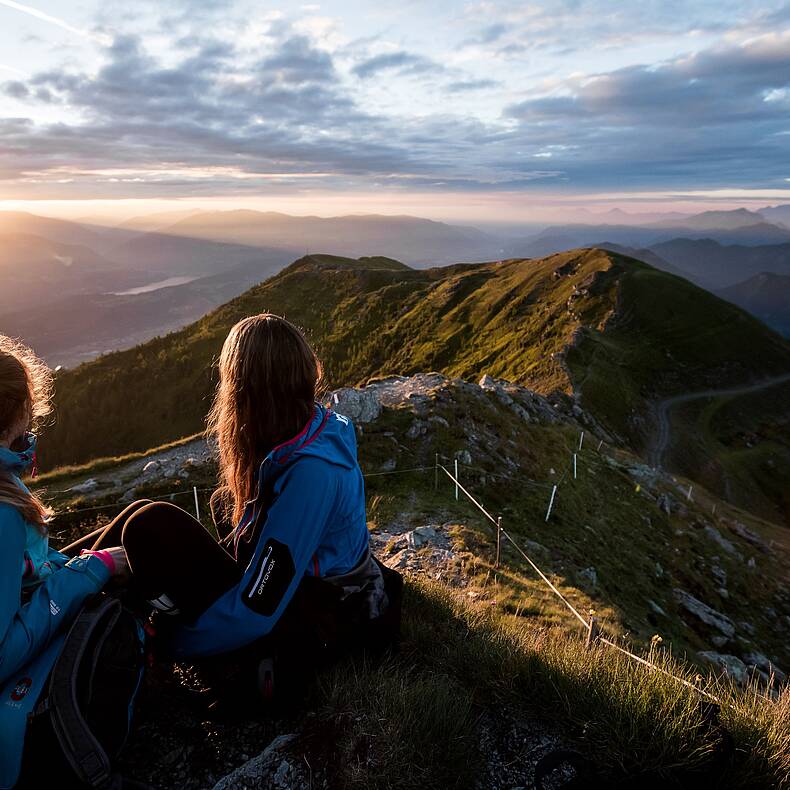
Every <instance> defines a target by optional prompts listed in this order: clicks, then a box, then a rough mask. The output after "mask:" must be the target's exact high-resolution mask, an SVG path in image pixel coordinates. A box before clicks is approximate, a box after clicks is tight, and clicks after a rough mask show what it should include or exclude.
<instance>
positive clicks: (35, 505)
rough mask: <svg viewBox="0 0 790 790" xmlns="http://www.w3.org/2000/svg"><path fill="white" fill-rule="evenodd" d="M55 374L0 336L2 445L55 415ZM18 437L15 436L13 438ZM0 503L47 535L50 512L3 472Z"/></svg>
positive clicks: (28, 350) (26, 348) (3, 336)
mask: <svg viewBox="0 0 790 790" xmlns="http://www.w3.org/2000/svg"><path fill="white" fill-rule="evenodd" d="M51 400H52V373H51V371H50V370H49V368H48V367H47V366H46V365H45V364H44V362H42V361H41V360H40V359H39V358H38V357H37V356H36V355H35V354H34V353H33V352H32V351H31V350H30V349H29V348H28V347H27V346H24V345H22V344H21V343H19V342H17V341H16V340H12V339H11V338H10V337H6V336H5V335H0V442H2V443H4V444H5V443H9V444H10V443H12V442H13V441H14V440H16V439H18V438H19V434H21V433H23V432H24V431H26V430H28V429H31V428H36V427H37V426H38V425H39V424H40V423H41V421H42V420H43V419H44V418H45V417H46V416H47V415H48V414H49V413H50V412H51V411H52V403H51ZM14 434H16V435H14ZM0 502H2V503H4V504H6V505H12V506H13V507H15V508H16V509H17V510H19V512H20V513H21V514H22V517H23V518H24V519H25V521H27V522H28V523H29V524H35V525H36V526H37V527H38V528H39V529H40V530H41V531H42V532H45V531H46V526H45V524H46V520H47V518H49V516H50V515H51V513H50V510H49V508H48V507H47V506H46V505H45V504H44V503H43V502H42V501H41V500H40V499H39V498H38V497H37V496H36V495H35V494H31V493H29V492H27V491H24V490H23V489H21V488H20V487H19V486H18V485H17V484H16V483H15V482H14V480H13V478H12V476H11V473H10V472H8V471H7V470H3V469H0Z"/></svg>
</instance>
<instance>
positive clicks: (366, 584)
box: [68, 314, 400, 695]
mask: <svg viewBox="0 0 790 790" xmlns="http://www.w3.org/2000/svg"><path fill="white" fill-rule="evenodd" d="M321 379H322V367H321V363H320V362H319V360H318V358H317V357H316V355H315V353H314V352H313V350H312V349H311V348H310V346H309V344H308V343H307V341H306V340H305V338H304V336H303V335H302V333H301V332H300V331H299V330H298V329H297V328H296V327H295V326H293V325H292V324H290V323H289V322H288V321H286V320H285V319H283V318H279V317H277V316H274V315H269V314H263V315H258V316H253V317H250V318H246V319H244V320H242V321H240V322H239V323H238V324H236V325H235V326H234V327H233V328H232V329H231V331H230V334H229V335H228V337H227V339H226V341H225V344H224V346H223V348H222V353H221V355H220V360H219V385H218V388H217V393H216V397H215V401H214V405H213V407H212V409H211V413H210V415H209V434H210V437H211V438H212V440H213V441H214V443H215V444H216V447H217V449H218V451H219V467H220V468H219V473H220V482H221V484H222V485H221V488H220V489H219V490H218V491H217V492H215V494H214V496H213V497H212V510H213V511H214V512H215V513H216V512H219V513H220V514H223V515H224V516H225V518H224V523H226V524H229V527H228V528H227V529H222V528H220V529H219V532H221V533H222V540H221V541H217V540H215V539H214V538H213V537H212V535H211V534H210V533H209V532H208V531H207V530H206V529H205V528H204V527H203V525H202V524H201V523H200V522H199V521H197V520H195V519H194V518H193V517H192V516H191V515H190V514H189V513H187V512H186V511H184V510H182V509H181V508H178V507H176V506H175V505H173V504H170V503H165V502H136V503H134V504H133V505H130V506H129V508H127V509H126V511H124V512H123V513H122V514H121V515H120V516H119V517H118V518H117V519H116V520H115V521H114V522H113V523H112V524H110V525H109V526H108V527H106V528H105V529H104V530H101V531H98V532H96V533H94V534H92V535H90V536H87V537H86V538H83V540H82V541H80V542H79V543H78V544H74V545H73V546H71V547H69V549H68V550H69V551H72V552H74V551H78V550H80V549H83V548H88V547H89V546H90V547H92V548H93V549H94V550H96V549H101V548H102V547H103V546H111V545H114V544H116V543H118V542H121V543H122V545H123V546H124V548H125V549H126V552H127V555H128V560H129V565H130V567H131V570H132V574H133V581H132V586H133V588H136V589H137V590H138V592H139V593H140V594H141V595H143V596H144V597H145V598H146V599H149V600H150V601H151V602H152V603H153V605H154V606H155V607H156V608H157V609H159V610H160V612H161V613H162V614H163V615H164V614H167V615H171V616H172V617H159V626H158V630H159V632H160V634H164V635H165V639H164V641H165V645H164V647H165V649H166V650H167V651H168V652H169V653H170V654H171V655H173V656H175V657H184V658H193V657H200V656H212V655H218V654H227V653H232V652H234V651H238V650H239V649H240V648H251V649H249V650H247V651H245V652H246V654H248V655H250V656H253V657H254V658H255V666H256V672H257V673H258V675H259V676H258V680H259V681H260V682H259V686H260V688H261V690H262V691H263V692H264V694H265V695H268V694H269V693H270V692H271V689H272V681H273V677H272V672H273V668H272V665H271V662H270V663H269V664H268V665H267V668H266V670H265V671H261V670H260V667H258V660H259V659H260V658H262V657H267V656H268V657H271V656H278V657H280V658H281V659H283V660H282V661H280V665H281V666H287V667H288V668H289V669H293V668H294V667H296V666H299V665H314V664H315V662H316V661H318V660H319V657H328V656H330V655H331V656H335V655H337V654H338V653H342V652H345V651H346V650H348V649H349V648H350V647H351V646H353V645H359V644H365V643H368V644H370V643H376V644H382V643H385V642H387V641H388V640H389V639H390V638H392V637H394V635H395V632H396V631H397V624H398V617H399V607H398V599H399V591H400V590H399V582H400V577H399V576H397V574H394V575H392V574H393V572H391V571H389V570H388V569H386V568H384V567H383V566H381V565H380V564H379V563H378V561H376V560H375V559H374V557H373V556H372V555H371V553H370V549H369V536H368V529H367V523H366V515H365V491H364V484H363V479H362V473H361V471H360V468H359V464H358V462H357V447H356V436H355V432H354V426H353V425H352V424H351V422H350V421H349V420H348V419H347V418H346V417H343V416H341V415H339V414H335V413H333V412H332V411H330V410H329V409H327V408H324V407H323V406H322V405H320V404H319V403H317V402H316V398H317V397H318V395H319V389H320V386H321ZM220 523H223V519H220ZM384 574H386V575H387V577H388V579H389V580H390V587H389V588H388V589H385V583H384ZM388 592H389V598H390V599H392V600H388ZM236 655H239V654H238V653H236ZM286 657H287V658H286ZM278 674H280V673H279V671H278ZM280 685H281V684H280V682H279V681H278V686H280Z"/></svg>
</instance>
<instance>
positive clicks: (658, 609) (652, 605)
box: [647, 598, 667, 617]
mask: <svg viewBox="0 0 790 790" xmlns="http://www.w3.org/2000/svg"><path fill="white" fill-rule="evenodd" d="M647 605H648V606H649V607H650V608H651V609H652V610H653V611H654V612H655V613H656V614H660V615H661V616H662V617H666V616H667V613H666V612H665V611H664V610H663V609H662V608H661V607H660V606H659V605H658V604H657V603H656V602H655V601H651V600H650V598H648V599H647Z"/></svg>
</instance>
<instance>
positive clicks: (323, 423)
mask: <svg viewBox="0 0 790 790" xmlns="http://www.w3.org/2000/svg"><path fill="white" fill-rule="evenodd" d="M331 413H332V412H330V411H329V409H327V410H326V413H325V414H324V419H323V420H321V424H320V425H319V426H318V428H317V429H316V432H315V433H314V434H313V435H312V436H311V437H310V438H309V439H308V440H307V441H306V442H305V443H304V444H303V445H300V446H299V447H297V448H295V449H294V450H292V451H291V452H290V453H288V455H286V456H284V457H283V458H281V459H280V460H279V461H278V463H280V464H284V463H285V462H286V461H287V460H288V459H289V458H290V457H291V456H292V455H293V454H294V453H295V452H296V451H297V450H304V448H305V447H307V446H308V445H309V444H310V443H311V442H314V441H315V440H316V439H317V438H318V436H319V434H320V433H321V431H323V430H324V426H325V425H326V423H327V421H328V420H329V415H330V414H331Z"/></svg>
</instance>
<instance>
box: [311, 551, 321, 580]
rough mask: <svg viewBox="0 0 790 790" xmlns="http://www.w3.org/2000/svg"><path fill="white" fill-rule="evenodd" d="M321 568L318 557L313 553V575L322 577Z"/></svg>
mask: <svg viewBox="0 0 790 790" xmlns="http://www.w3.org/2000/svg"><path fill="white" fill-rule="evenodd" d="M320 575H321V574H320V573H319V569H318V557H317V556H316V555H315V554H313V576H315V577H316V578H319V577H320Z"/></svg>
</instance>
